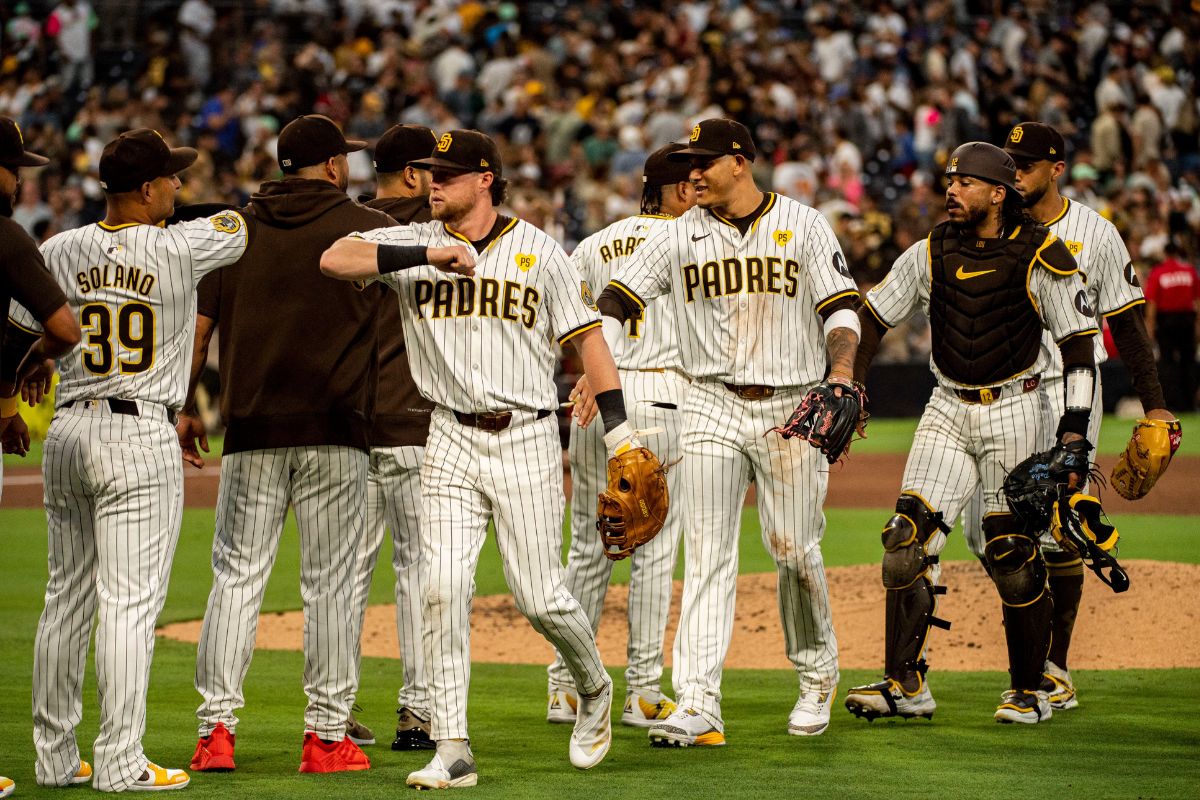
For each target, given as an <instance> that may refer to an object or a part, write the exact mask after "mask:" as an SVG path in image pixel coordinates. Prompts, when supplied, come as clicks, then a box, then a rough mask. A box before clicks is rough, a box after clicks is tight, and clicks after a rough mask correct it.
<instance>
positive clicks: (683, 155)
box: [667, 147, 732, 161]
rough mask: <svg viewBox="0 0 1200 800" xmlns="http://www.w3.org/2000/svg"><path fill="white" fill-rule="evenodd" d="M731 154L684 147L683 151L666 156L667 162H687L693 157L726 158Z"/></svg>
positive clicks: (702, 148)
mask: <svg viewBox="0 0 1200 800" xmlns="http://www.w3.org/2000/svg"><path fill="white" fill-rule="evenodd" d="M728 155H732V153H723V152H721V151H720V150H709V149H707V148H704V147H685V148H684V149H683V150H676V151H675V152H674V153H668V154H667V160H668V161H688V160H689V159H691V158H692V157H693V156H728Z"/></svg>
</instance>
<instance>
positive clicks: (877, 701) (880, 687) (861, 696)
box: [846, 678, 937, 722]
mask: <svg viewBox="0 0 1200 800" xmlns="http://www.w3.org/2000/svg"><path fill="white" fill-rule="evenodd" d="M846 709H847V710H848V711H849V712H850V713H851V714H853V715H854V716H856V717H863V718H864V719H866V720H867V722H874V721H875V720H877V719H879V718H881V717H883V718H887V717H902V718H903V719H912V718H913V717H925V718H926V719H933V712H934V711H936V710H937V703H935V702H934V700H933V694H932V693H931V692H930V691H929V682H928V681H926V680H924V679H922V680H921V688H920V689H918V690H917V691H916V692H914V693H913V694H908V693H906V692H905V691H904V687H903V686H901V685H900V683H899V682H898V681H894V680H892V679H891V678H884V679H883V680H881V681H880V682H879V683H871V684H867V685H866V686H856V687H854V688H853V689H851V690H850V693H849V694H847V695H846Z"/></svg>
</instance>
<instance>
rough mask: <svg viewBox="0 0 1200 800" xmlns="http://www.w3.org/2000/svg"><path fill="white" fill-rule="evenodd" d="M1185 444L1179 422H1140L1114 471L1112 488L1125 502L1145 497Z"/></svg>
mask: <svg viewBox="0 0 1200 800" xmlns="http://www.w3.org/2000/svg"><path fill="white" fill-rule="evenodd" d="M1182 440H1183V428H1182V426H1181V425H1180V424H1179V420H1177V419H1176V420H1171V421H1170V422H1167V421H1165V420H1160V419H1145V418H1143V419H1140V420H1138V421H1137V424H1136V425H1134V427H1133V436H1131V437H1130V438H1129V444H1127V445H1125V452H1124V453H1122V454H1121V458H1120V459H1119V460H1118V461H1117V465H1116V466H1115V467H1113V471H1112V485H1113V488H1115V489H1116V490H1117V494H1119V495H1121V497H1124V498H1125V499H1126V500H1140V499H1142V498H1143V497H1145V496H1146V495H1147V494H1148V493H1149V491H1150V490H1151V489H1153V488H1154V484H1156V483H1158V479H1159V478H1161V477H1162V474H1163V473H1164V472H1166V471H1167V466H1168V465H1169V464H1170V463H1171V457H1172V456H1174V455H1175V451H1176V450H1178V449H1179V443H1180V442H1181V441H1182Z"/></svg>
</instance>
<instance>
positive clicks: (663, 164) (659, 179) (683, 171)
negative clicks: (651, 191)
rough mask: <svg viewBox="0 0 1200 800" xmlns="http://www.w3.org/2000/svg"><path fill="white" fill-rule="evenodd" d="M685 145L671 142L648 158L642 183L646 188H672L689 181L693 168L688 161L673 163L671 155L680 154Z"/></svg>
mask: <svg viewBox="0 0 1200 800" xmlns="http://www.w3.org/2000/svg"><path fill="white" fill-rule="evenodd" d="M682 149H683V145H681V144H676V143H675V142H671V143H670V144H668V145H666V146H665V147H660V148H658V149H657V150H655V151H654V152H653V153H651V154H650V155H649V156H647V157H646V166H645V167H643V168H642V183H644V184H645V185H646V186H670V185H671V184H673V183H682V182H684V181H686V180H688V176H689V175H691V172H692V168H691V165H689V164H688V163H687V162H686V161H672V160H671V159H670V158H669V156H670V155H671V153H678V152H679V151H680V150H682Z"/></svg>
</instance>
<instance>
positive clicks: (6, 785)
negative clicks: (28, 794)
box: [0, 775, 17, 797]
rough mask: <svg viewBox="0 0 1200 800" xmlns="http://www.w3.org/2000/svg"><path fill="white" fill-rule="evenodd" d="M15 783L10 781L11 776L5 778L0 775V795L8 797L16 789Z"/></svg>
mask: <svg viewBox="0 0 1200 800" xmlns="http://www.w3.org/2000/svg"><path fill="white" fill-rule="evenodd" d="M16 789H17V785H16V784H15V783H13V782H12V778H6V777H4V776H3V775H0V797H8V796H9V795H10V794H12V793H13V792H14V791H16Z"/></svg>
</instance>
